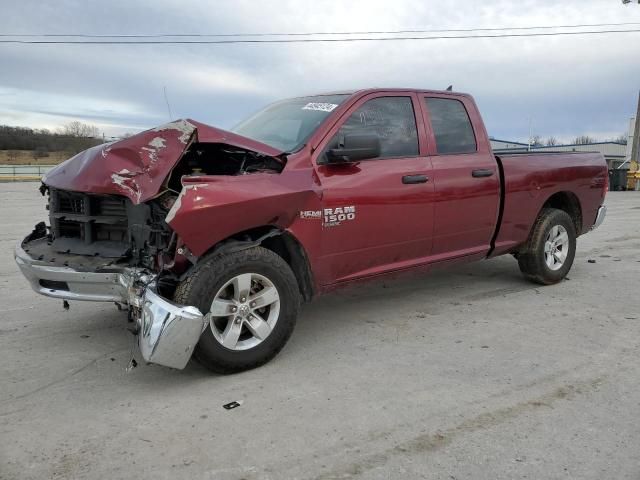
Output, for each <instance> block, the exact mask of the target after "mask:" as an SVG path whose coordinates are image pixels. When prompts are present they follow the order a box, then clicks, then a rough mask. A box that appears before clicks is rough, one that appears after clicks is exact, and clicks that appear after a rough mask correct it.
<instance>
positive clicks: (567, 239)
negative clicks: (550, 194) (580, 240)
mask: <svg viewBox="0 0 640 480" xmlns="http://www.w3.org/2000/svg"><path fill="white" fill-rule="evenodd" d="M575 254H576V229H575V226H574V224H573V220H572V219H571V217H570V216H569V214H567V213H566V212H565V211H563V210H558V209H555V208H545V209H544V210H542V212H541V213H540V216H539V217H538V219H537V220H536V223H535V225H534V227H533V231H532V232H531V236H530V237H529V240H528V242H527V245H526V247H525V250H524V251H523V252H521V253H520V254H519V255H518V265H519V266H520V271H521V272H522V273H523V274H524V276H525V277H526V278H527V279H529V280H531V281H533V282H536V283H540V284H542V285H551V284H554V283H558V282H559V281H561V280H562V279H563V278H564V277H565V276H566V275H567V274H568V273H569V270H571V265H573V259H574V257H575Z"/></svg>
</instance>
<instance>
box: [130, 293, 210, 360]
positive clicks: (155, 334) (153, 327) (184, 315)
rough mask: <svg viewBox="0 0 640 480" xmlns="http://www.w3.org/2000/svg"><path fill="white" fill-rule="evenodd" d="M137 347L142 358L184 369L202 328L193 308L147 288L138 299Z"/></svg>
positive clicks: (199, 316)
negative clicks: (140, 305) (174, 301)
mask: <svg viewBox="0 0 640 480" xmlns="http://www.w3.org/2000/svg"><path fill="white" fill-rule="evenodd" d="M138 321H139V327H140V332H139V334H138V345H139V347H140V352H141V353H142V356H143V358H144V359H145V360H146V361H147V362H149V363H156V364H158V365H164V366H167V367H171V368H177V369H180V370H181V369H183V368H184V367H186V365H187V363H188V362H189V359H190V358H191V355H192V354H193V350H194V348H195V347H196V345H197V343H198V340H199V339H200V335H202V332H203V330H204V328H205V326H206V324H205V320H204V316H203V315H202V313H201V312H200V310H198V309H197V308H196V307H186V306H184V305H178V304H175V303H173V302H170V301H169V300H167V299H165V298H163V297H161V296H160V295H158V294H157V293H156V292H155V289H154V286H153V285H150V286H149V287H147V289H146V290H145V293H144V296H143V298H142V312H141V314H140V318H139V320H138Z"/></svg>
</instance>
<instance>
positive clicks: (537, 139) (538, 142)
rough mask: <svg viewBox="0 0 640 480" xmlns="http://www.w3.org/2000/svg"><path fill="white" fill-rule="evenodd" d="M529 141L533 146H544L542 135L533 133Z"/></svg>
mask: <svg viewBox="0 0 640 480" xmlns="http://www.w3.org/2000/svg"><path fill="white" fill-rule="evenodd" d="M529 143H530V144H531V146H532V147H541V146H542V137H541V136H540V135H533V136H532V137H531V138H530V139H529Z"/></svg>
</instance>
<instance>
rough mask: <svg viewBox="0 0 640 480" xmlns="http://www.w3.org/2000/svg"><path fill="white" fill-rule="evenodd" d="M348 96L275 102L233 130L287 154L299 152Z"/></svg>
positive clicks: (327, 96)
mask: <svg viewBox="0 0 640 480" xmlns="http://www.w3.org/2000/svg"><path fill="white" fill-rule="evenodd" d="M348 97H349V95H316V96H313V97H299V98H291V99H288V100H282V101H280V102H276V103H273V104H271V105H269V106H268V107H266V108H264V109H263V110H260V111H259V112H258V113H256V114H255V115H253V116H252V117H250V118H249V119H247V120H245V121H244V122H241V123H240V124H238V125H236V126H235V127H234V128H232V129H231V131H232V132H234V133H237V134H238V135H244V136H245V137H249V138H252V139H254V140H257V141H259V142H262V143H266V144H267V145H270V146H272V147H274V148H277V149H279V150H283V151H285V152H293V151H295V150H298V149H299V148H300V147H302V145H304V143H305V142H306V141H307V139H308V138H309V137H310V136H311V134H312V133H313V132H314V131H315V129H316V128H318V126H319V125H320V124H321V123H322V122H323V121H324V119H325V118H327V116H329V114H330V113H331V112H332V111H333V110H335V108H336V107H337V106H338V105H340V104H341V103H342V102H343V101H344V100H345V99H346V98H348Z"/></svg>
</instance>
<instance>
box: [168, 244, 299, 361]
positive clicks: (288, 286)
mask: <svg viewBox="0 0 640 480" xmlns="http://www.w3.org/2000/svg"><path fill="white" fill-rule="evenodd" d="M174 300H175V301H177V302H178V303H181V304H184V305H194V306H196V307H198V308H199V309H200V311H201V312H203V313H205V314H206V315H207V318H208V319H209V325H208V326H207V328H206V329H205V331H204V332H203V334H202V336H201V337H200V342H199V343H198V345H197V347H196V350H195V352H194V356H195V358H196V360H198V361H199V362H200V363H201V364H202V365H204V366H205V367H206V368H208V369H209V370H212V371H214V372H217V373H234V372H240V371H243V370H249V369H251V368H255V367H258V366H260V365H262V364H264V363H266V362H268V361H269V360H271V359H272V358H273V357H275V356H276V355H277V353H278V352H279V351H280V350H281V349H282V347H284V345H285V344H286V343H287V340H288V339H289V337H290V336H291V333H292V331H293V328H294V326H295V322H296V317H297V315H298V310H299V306H300V293H299V290H298V285H297V282H296V278H295V275H294V274H293V272H292V271H291V268H290V267H289V265H288V264H287V263H286V262H285V261H284V260H283V259H282V257H280V256H278V255H277V254H275V253H274V252H272V251H270V250H267V249H265V248H263V247H253V248H249V249H246V250H242V251H239V252H234V253H229V254H227V255H221V256H212V257H210V258H209V259H206V260H205V261H204V262H203V263H201V264H199V265H197V266H196V268H195V269H194V270H193V272H192V273H191V274H190V275H189V276H188V277H187V278H186V279H185V280H184V281H183V282H182V283H180V285H178V288H177V289H176V293H175V295H174Z"/></svg>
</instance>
